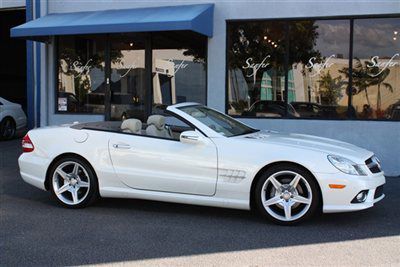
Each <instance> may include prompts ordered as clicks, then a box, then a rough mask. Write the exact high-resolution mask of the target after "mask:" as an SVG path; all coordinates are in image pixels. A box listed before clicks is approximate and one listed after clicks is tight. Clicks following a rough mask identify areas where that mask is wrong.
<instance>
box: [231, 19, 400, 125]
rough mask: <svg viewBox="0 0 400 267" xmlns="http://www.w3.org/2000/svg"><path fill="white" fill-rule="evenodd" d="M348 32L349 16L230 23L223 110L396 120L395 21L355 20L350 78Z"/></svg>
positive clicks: (399, 97)
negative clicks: (285, 62)
mask: <svg viewBox="0 0 400 267" xmlns="http://www.w3.org/2000/svg"><path fill="white" fill-rule="evenodd" d="M350 30H351V29H350V19H337V20H297V21H296V20H287V21H283V20H282V21H263V22H260V21H257V22H254V21H240V22H229V23H228V30H227V35H228V46H227V47H228V51H227V56H228V62H227V64H228V66H227V67H228V81H227V83H228V84H227V87H228V113H229V114H231V115H243V116H257V117H283V116H285V117H292V118H297V117H300V118H322V119H346V118H350V119H389V120H399V119H400V86H399V84H400V80H399V77H400V73H399V68H400V55H399V53H400V49H399V44H400V43H399V42H400V34H399V32H400V19H399V18H376V19H355V20H354V28H353V31H354V40H353V51H352V52H353V58H352V59H351V61H352V70H353V71H352V77H351V78H352V79H351V80H352V82H351V84H350V82H349V81H350V77H349V75H350V72H351V71H350V67H349V61H350V59H349V56H350V51H349V47H350ZM285 33H287V38H288V39H289V40H287V39H286V36H285ZM286 41H288V43H289V48H288V50H289V53H288V55H286V54H285V49H284V47H285V43H286ZM285 56H287V57H288V63H289V64H288V65H289V67H288V69H287V70H285V69H284V67H283V66H284V60H285ZM285 76H287V78H288V84H287V89H288V92H287V93H286V92H285V82H284V79H285ZM350 88H351V89H350ZM349 94H350V95H349ZM285 95H287V99H288V102H287V104H284V103H283V102H284V100H285ZM285 109H286V110H287V111H286V113H285V112H284V111H285Z"/></svg>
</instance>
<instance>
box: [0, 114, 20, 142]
mask: <svg viewBox="0 0 400 267" xmlns="http://www.w3.org/2000/svg"><path fill="white" fill-rule="evenodd" d="M16 131H17V129H16V125H15V122H14V120H13V119H12V118H10V117H8V118H5V119H3V120H2V121H1V123H0V139H1V140H10V139H12V138H14V136H15V133H16Z"/></svg>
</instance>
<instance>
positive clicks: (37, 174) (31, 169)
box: [18, 153, 49, 190]
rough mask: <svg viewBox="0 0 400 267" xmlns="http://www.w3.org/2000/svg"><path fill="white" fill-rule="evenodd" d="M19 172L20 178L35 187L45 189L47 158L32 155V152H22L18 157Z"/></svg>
mask: <svg viewBox="0 0 400 267" xmlns="http://www.w3.org/2000/svg"><path fill="white" fill-rule="evenodd" d="M18 165H19V172H20V174H21V177H22V179H23V180H24V181H25V182H27V183H28V184H31V185H33V186H35V187H37V188H40V189H42V190H46V187H45V184H44V183H45V180H46V170H47V166H48V165H49V162H48V160H46V159H44V158H41V157H38V156H36V155H34V153H22V154H21V156H20V157H19V158H18Z"/></svg>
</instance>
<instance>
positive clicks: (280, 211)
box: [254, 164, 320, 225]
mask: <svg viewBox="0 0 400 267" xmlns="http://www.w3.org/2000/svg"><path fill="white" fill-rule="evenodd" d="M254 193H255V203H256V205H257V208H258V210H259V211H260V213H261V214H262V215H264V216H265V217H266V218H268V219H269V220H271V221H273V222H275V223H277V224H281V225H293V224H297V223H299V222H301V221H303V220H305V219H307V218H309V217H310V216H312V215H313V214H314V213H315V212H316V210H317V209H318V205H319V204H320V193H319V187H318V185H317V182H316V181H315V179H314V177H313V176H312V175H311V174H310V173H308V172H307V171H306V170H304V169H303V168H300V167H298V166H296V165H292V164H282V165H277V166H274V167H272V168H270V169H268V170H267V171H265V172H264V173H263V175H262V176H261V178H260V179H259V180H258V181H257V184H256V187H255V192H254Z"/></svg>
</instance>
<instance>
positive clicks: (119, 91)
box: [110, 33, 146, 121]
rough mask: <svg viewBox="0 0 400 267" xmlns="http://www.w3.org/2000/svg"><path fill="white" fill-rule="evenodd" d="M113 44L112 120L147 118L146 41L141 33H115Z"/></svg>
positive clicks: (112, 39)
mask: <svg viewBox="0 0 400 267" xmlns="http://www.w3.org/2000/svg"><path fill="white" fill-rule="evenodd" d="M110 44H111V77H110V87H111V119H112V120H125V119H128V118H137V119H141V120H142V121H143V120H144V119H145V116H146V112H145V102H146V85H145V41H144V36H143V35H141V34H134V33H131V34H114V35H112V36H110Z"/></svg>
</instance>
